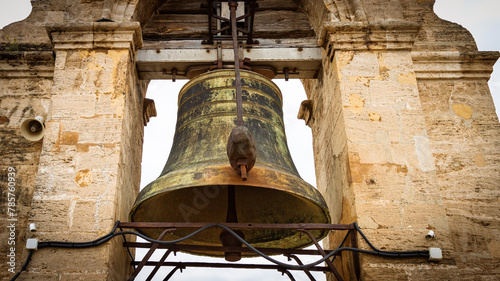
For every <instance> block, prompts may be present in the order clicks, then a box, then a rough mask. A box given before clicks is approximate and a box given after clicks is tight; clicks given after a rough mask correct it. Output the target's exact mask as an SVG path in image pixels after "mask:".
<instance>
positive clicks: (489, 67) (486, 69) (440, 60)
mask: <svg viewBox="0 0 500 281" xmlns="http://www.w3.org/2000/svg"><path fill="white" fill-rule="evenodd" d="M411 56H412V59H413V65H414V71H415V75H416V77H417V79H426V80H432V79H436V80H442V79H448V80H449V79H486V80H488V79H490V76H491V73H492V72H493V65H494V64H495V62H496V61H497V59H498V58H499V57H500V52H458V51H448V52H412V53H411Z"/></svg>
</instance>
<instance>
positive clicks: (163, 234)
mask: <svg viewBox="0 0 500 281" xmlns="http://www.w3.org/2000/svg"><path fill="white" fill-rule="evenodd" d="M169 231H171V230H170V229H168V228H167V229H165V230H164V231H163V232H162V233H161V234H160V236H158V240H161V239H163V237H164V236H165V234H167V232H169ZM159 245H160V244H158V243H153V244H152V246H151V248H150V249H149V251H148V253H147V254H146V255H145V256H144V258H143V259H142V261H141V263H139V265H138V266H137V268H136V269H135V270H134V272H133V273H132V275H130V278H129V279H128V281H133V280H134V279H135V277H137V274H139V272H140V271H141V270H142V268H143V267H144V265H145V264H146V262H147V261H148V260H149V258H150V257H151V256H152V255H153V253H154V252H155V250H156V248H158V246H159Z"/></svg>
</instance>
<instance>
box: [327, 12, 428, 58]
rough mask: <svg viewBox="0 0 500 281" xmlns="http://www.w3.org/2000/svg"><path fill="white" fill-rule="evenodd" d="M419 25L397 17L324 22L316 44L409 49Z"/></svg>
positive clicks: (336, 48)
mask: <svg viewBox="0 0 500 281" xmlns="http://www.w3.org/2000/svg"><path fill="white" fill-rule="evenodd" d="M421 26H422V23H421V22H415V21H400V20H386V21H378V22H370V23H364V22H328V23H326V24H325V25H324V28H323V34H321V36H320V40H319V42H318V43H319V45H320V46H326V45H328V44H331V45H332V48H333V49H334V50H355V51H356V50H411V48H412V47H413V44H414V42H415V39H416V36H417V34H418V32H419V30H420V28H421Z"/></svg>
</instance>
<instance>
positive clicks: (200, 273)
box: [0, 0, 500, 281]
mask: <svg viewBox="0 0 500 281" xmlns="http://www.w3.org/2000/svg"><path fill="white" fill-rule="evenodd" d="M30 6H31V4H30V1H29V0H16V1H13V0H0V28H2V27H3V26H5V25H6V24H8V23H11V22H14V21H18V20H22V19H23V18H25V17H27V16H28V14H29V11H30V9H31V7H30ZM435 11H436V13H437V14H438V15H439V16H440V17H441V18H444V19H447V20H450V21H453V22H457V23H459V24H461V25H463V26H464V27H465V28H467V29H468V30H469V31H470V32H471V33H472V34H473V36H474V38H475V39H476V42H477V44H478V47H479V50H480V51H499V50H500V36H499V30H500V0H437V1H436V5H435ZM275 83H277V84H278V86H279V87H280V89H281V91H282V92H283V96H284V114H285V116H284V117H285V128H286V134H287V139H288V146H289V148H290V151H291V154H292V157H293V159H294V162H295V165H296V166H297V169H298V170H299V173H300V175H301V176H302V178H303V179H304V180H306V181H307V182H309V183H310V184H312V185H314V186H315V185H316V180H315V172H314V162H313V156H312V155H313V154H312V137H311V130H310V128H309V127H307V126H305V124H304V121H303V120H297V118H296V116H297V112H298V107H299V105H300V102H301V101H302V100H304V99H306V96H305V93H304V91H303V87H302V85H301V84H300V82H299V81H298V80H292V81H289V82H284V81H283V80H279V81H275ZM183 84H184V82H183V81H178V82H175V83H171V82H168V81H152V82H151V83H150V86H149V89H148V93H147V97H148V98H151V99H154V100H155V104H156V108H157V111H158V117H155V118H152V119H151V120H150V123H149V124H148V126H147V127H146V128H145V140H144V153H143V162H142V179H141V187H143V186H145V185H147V184H148V183H150V182H151V181H153V180H155V179H156V178H157V177H158V175H159V174H160V172H161V170H162V169H163V166H164V165H165V162H166V160H167V157H168V154H169V152H170V146H171V143H172V138H173V131H174V128H175V121H176V111H177V109H176V104H177V95H178V93H179V90H180V88H181V87H182V85H183ZM489 85H490V89H491V92H492V96H493V98H494V100H495V104H496V105H497V114H498V113H500V63H498V62H497V64H496V65H495V72H494V73H493V75H492V78H491V79H490V82H489ZM157 252H159V251H157ZM162 254H163V252H160V253H156V254H155V255H154V256H153V257H156V259H159V257H161V255H162ZM181 255H182V254H181ZM181 255H180V254H178V256H177V258H169V259H168V260H169V261H173V260H179V257H180V256H181ZM186 256H188V255H182V261H187V259H189V260H196V261H205V260H206V259H207V258H200V257H195V258H194V259H193V256H189V257H186ZM34 258H36V256H35V257H34ZM200 259H201V260H200ZM313 260H314V259H313ZM220 261H221V260H220V259H217V260H215V262H220ZM282 261H286V260H285V259H282ZM311 261H312V260H309V261H307V260H304V263H307V262H311ZM243 262H245V263H260V262H261V260H258V259H255V258H253V259H249V260H243ZM144 271H145V272H147V271H146V270H144ZM169 271H170V269H166V272H167V273H168V272H169ZM164 274H166V273H164ZM164 274H162V275H163V276H165V275H164ZM157 275H160V274H157ZM140 276H141V277H140V278H138V279H137V280H144V279H145V277H144V276H145V275H144V274H141V275H140ZM146 276H147V275H146ZM294 276H295V278H296V279H297V280H309V279H308V278H307V277H306V276H305V275H304V274H300V273H296V274H294ZM315 277H316V278H317V280H325V278H324V275H323V274H321V273H316V274H315ZM258 279H262V280H289V279H288V277H286V276H282V275H281V273H279V272H277V271H272V270H266V271H259V270H230V269H201V270H200V269H191V268H188V269H187V270H185V271H184V273H180V272H177V273H176V274H175V275H174V277H173V278H172V279H171V280H174V281H181V280H228V281H229V280H258ZM154 280H163V279H162V278H155V279H154Z"/></svg>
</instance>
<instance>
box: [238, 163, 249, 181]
mask: <svg viewBox="0 0 500 281" xmlns="http://www.w3.org/2000/svg"><path fill="white" fill-rule="evenodd" d="M247 162H248V161H247V159H246V158H245V159H238V167H239V168H240V173H241V179H242V180H243V181H246V180H247V179H248V178H247Z"/></svg>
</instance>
